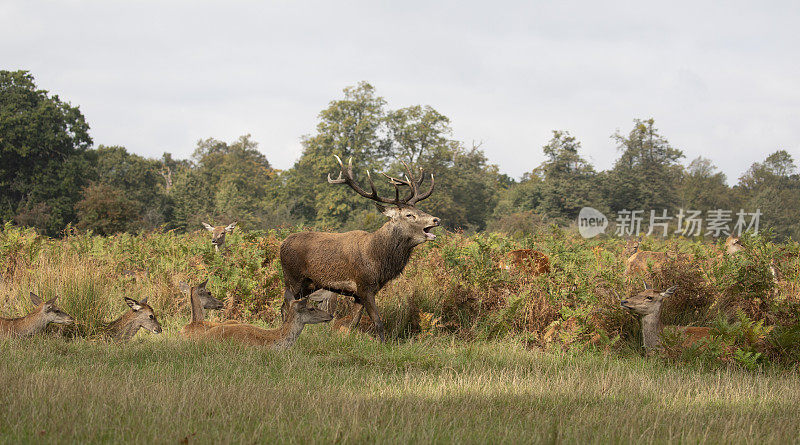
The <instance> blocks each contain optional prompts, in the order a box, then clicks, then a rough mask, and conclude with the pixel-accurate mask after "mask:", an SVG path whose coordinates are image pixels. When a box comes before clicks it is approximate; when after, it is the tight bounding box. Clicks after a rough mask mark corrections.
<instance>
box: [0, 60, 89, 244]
mask: <svg viewBox="0 0 800 445" xmlns="http://www.w3.org/2000/svg"><path fill="white" fill-rule="evenodd" d="M91 144H92V139H91V138H90V137H89V125H88V124H87V123H86V121H85V119H84V117H83V115H82V114H81V112H80V110H79V109H78V107H73V106H71V105H70V104H69V103H65V102H62V101H61V100H60V99H59V97H58V96H57V95H52V96H51V95H49V93H48V92H47V91H45V90H40V89H37V87H36V84H35V82H34V78H33V76H32V75H31V74H29V73H28V72H27V71H0V219H5V220H8V219H12V218H15V219H16V220H17V221H18V222H28V223H30V222H34V223H35V224H36V227H37V228H39V229H40V230H41V231H43V232H44V233H47V234H49V235H55V234H57V233H58V232H59V231H60V230H61V229H62V228H63V227H64V226H65V225H66V224H67V223H68V222H71V221H74V220H75V218H76V214H75V210H74V204H75V203H76V202H77V201H78V200H79V199H80V196H81V190H82V189H83V187H84V185H86V184H88V181H89V180H91V179H93V178H92V172H91V166H90V164H89V161H88V160H87V159H86V157H85V154H86V151H87V150H88V149H89V148H90V146H91Z"/></svg>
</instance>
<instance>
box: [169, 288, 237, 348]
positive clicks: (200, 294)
mask: <svg viewBox="0 0 800 445" xmlns="http://www.w3.org/2000/svg"><path fill="white" fill-rule="evenodd" d="M207 283H208V280H206V281H203V282H202V283H200V284H198V285H197V286H189V285H188V284H187V283H184V282H183V281H181V282H180V284H179V287H180V289H181V291H183V292H184V293H186V294H188V295H189V301H190V302H191V304H192V321H191V322H190V323H189V324H187V325H186V326H184V327H183V328H182V329H181V335H183V336H184V337H196V336H198V335H201V334H203V333H204V332H206V331H207V330H209V329H211V328H213V327H214V326H217V325H219V324H220V323H215V322H212V321H205V318H206V312H205V309H209V310H215V309H222V302H221V301H219V300H217V299H216V298H214V296H213V295H211V291H209V290H208V289H207V288H206V284H207ZM226 323H230V322H226Z"/></svg>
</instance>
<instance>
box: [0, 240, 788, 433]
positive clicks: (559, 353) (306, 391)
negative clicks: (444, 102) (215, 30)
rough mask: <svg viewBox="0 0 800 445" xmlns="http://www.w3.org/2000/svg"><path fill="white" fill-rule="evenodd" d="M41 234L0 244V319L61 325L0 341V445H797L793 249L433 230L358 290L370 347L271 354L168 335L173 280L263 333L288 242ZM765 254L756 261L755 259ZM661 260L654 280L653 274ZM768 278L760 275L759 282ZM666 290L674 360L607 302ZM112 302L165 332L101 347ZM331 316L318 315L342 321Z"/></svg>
mask: <svg viewBox="0 0 800 445" xmlns="http://www.w3.org/2000/svg"><path fill="white" fill-rule="evenodd" d="M294 230H301V228H294V229H286V230H282V231H269V232H239V231H236V232H234V233H233V234H231V235H229V237H228V239H227V243H226V246H227V251H225V252H223V253H221V254H217V253H215V252H214V249H213V247H212V246H211V245H210V243H209V238H208V235H207V232H205V231H198V232H194V233H188V234H177V233H174V232H151V233H144V234H140V235H130V234H119V235H115V236H111V237H100V236H93V235H91V234H85V233H77V232H75V231H67V233H65V236H64V237H62V238H59V239H49V238H45V237H41V236H38V235H37V234H36V232H34V231H33V230H29V229H22V228H16V227H12V226H11V225H6V226H5V227H3V228H2V232H0V274H2V281H0V314H2V316H4V317H10V316H20V315H23V314H24V313H26V312H28V311H30V309H31V306H30V303H29V302H28V299H27V298H26V295H27V293H28V292H31V291H33V292H37V293H39V294H40V296H42V297H43V298H50V297H52V296H55V295H59V305H60V306H61V307H62V309H64V310H65V311H67V312H68V313H70V314H71V315H72V316H73V317H74V318H75V319H76V320H77V321H78V323H77V325H76V326H75V327H73V328H69V329H64V330H58V329H54V330H51V332H50V333H48V334H46V335H43V336H40V337H36V338H31V339H7V340H0V353H1V354H2V360H0V387H2V388H3V390H2V391H1V392H0V442H5V443H20V442H36V443H41V442H64V441H77V442H112V441H113V442H117V441H119V442H143V441H151V442H156V443H174V442H181V441H184V443H192V442H198V443H208V442H223V443H224V442H237V443H241V442H248V443H249V442H266V441H281V442H289V443H293V442H294V443H300V442H308V441H316V442H345V443H361V442H372V441H381V442H403V443H405V442H409V441H414V442H453V441H459V442H466V443H482V442H489V441H492V442H495V441H505V442H520V441H525V442H534V443H542V442H544V443H556V442H562V441H563V442H577V441H581V442H601V443H608V442H634V441H635V442H655V443H661V442H667V441H676V440H677V441H687V442H712V443H714V442H723V441H724V442H743V443H748V442H749V443H785V442H788V441H795V440H797V438H798V437H800V427H799V426H798V425H797V423H796V421H795V419H796V418H797V415H798V411H800V409H798V408H797V403H796V401H797V400H798V397H799V396H800V379H799V378H798V364H799V363H800V321H799V320H798V317H800V311H798V305H799V304H800V293H799V292H798V291H800V272H799V271H800V264H798V259H797V258H798V244H797V243H796V242H788V243H786V242H784V243H776V242H773V241H772V240H771V239H770V237H769V234H762V235H759V236H750V237H746V238H745V244H746V245H747V246H748V249H747V251H746V252H745V254H743V255H737V256H724V255H720V253H721V242H714V241H713V240H705V241H703V240H691V239H666V240H664V239H645V241H644V242H643V248H644V249H647V250H657V251H669V252H675V253H676V254H677V253H691V254H693V255H694V257H693V259H692V260H691V262H690V263H688V264H687V263H685V262H681V261H678V260H677V258H678V257H677V256H676V260H675V261H674V262H672V263H671V264H668V266H667V267H665V268H664V269H663V270H659V271H657V272H656V271H653V273H651V274H648V275H647V276H643V277H638V278H636V279H627V278H626V277H624V276H623V274H622V270H623V269H624V267H623V264H624V256H623V254H622V250H623V248H624V240H620V239H614V238H601V239H592V240H584V239H582V238H580V236H579V235H577V234H576V233H575V232H574V231H572V230H571V229H565V228H560V227H555V226H543V227H541V228H540V229H539V230H538V231H536V232H535V233H532V234H528V235H524V236H523V235H520V236H507V235H500V234H494V233H491V234H484V233H481V234H471V235H466V234H461V233H445V234H442V235H440V236H439V237H438V238H437V239H436V240H435V241H433V242H429V243H426V244H425V245H423V246H421V247H419V248H417V250H416V252H415V254H414V256H413V258H412V261H411V262H410V263H409V265H408V267H407V268H406V270H405V272H404V273H403V274H402V275H401V277H399V278H398V279H397V280H395V281H394V282H392V283H390V284H389V285H388V286H387V287H386V288H385V289H384V290H382V291H381V293H380V294H379V296H378V305H379V310H380V312H381V315H382V317H384V319H385V322H386V327H387V334H388V337H389V342H388V343H387V344H380V343H379V342H376V341H375V340H374V339H373V338H372V336H371V332H370V323H369V318H368V317H364V319H363V320H362V324H361V326H360V327H361V329H360V330H361V331H362V332H350V333H340V332H336V333H332V332H331V330H330V327H329V326H327V325H318V326H312V327H308V328H307V330H306V331H304V333H303V335H302V336H301V337H300V340H299V342H298V344H297V345H295V347H294V348H293V349H291V350H289V351H286V352H282V353H281V352H272V351H268V350H264V349H261V348H252V347H250V348H248V347H243V346H238V345H235V344H232V343H225V342H223V343H208V342H195V341H188V340H184V339H182V338H180V337H179V336H178V334H177V331H178V330H179V329H180V327H181V326H182V325H183V324H185V323H186V322H188V320H189V306H188V301H187V298H186V297H185V296H184V295H182V294H181V293H180V292H179V291H178V286H177V284H178V282H179V281H182V280H183V281H189V282H198V281H202V280H204V279H205V278H209V287H210V289H211V291H212V293H213V294H214V295H216V296H217V297H218V298H221V299H224V301H225V308H224V309H223V310H221V311H219V312H218V313H217V314H213V315H212V319H239V320H246V321H249V322H254V323H258V324H262V325H270V326H274V325H276V324H278V323H279V320H278V319H279V318H280V317H279V307H280V302H281V297H282V292H283V288H282V282H281V278H282V276H281V270H280V264H279V261H278V258H277V252H278V251H277V249H278V246H279V245H280V241H281V240H282V239H283V238H284V237H285V236H286V235H287V234H288V233H290V232H291V231H294ZM517 248H535V249H537V250H540V251H542V252H544V253H545V254H547V255H548V257H550V260H551V263H552V271H551V273H549V274H546V275H542V276H537V277H526V276H523V275H521V274H518V273H516V272H515V271H513V270H512V271H505V270H501V269H500V268H498V267H497V262H498V260H499V259H501V258H502V257H503V256H504V255H505V253H507V252H508V251H509V250H512V249H517ZM773 260H776V261H777V263H775V262H773ZM673 263H674V264H673ZM770 264H777V265H778V268H779V278H780V279H779V280H777V281H776V280H775V279H774V278H773V276H772V274H771V271H770ZM641 279H645V280H648V281H649V282H650V284H652V285H653V286H655V287H657V288H665V287H667V286H669V285H673V284H678V286H679V289H680V290H679V292H678V293H677V294H676V296H675V298H674V300H673V301H670V302H669V304H668V305H667V307H665V311H664V314H663V318H664V321H665V323H672V324H683V325H696V326H711V327H712V338H711V339H710V340H709V341H707V342H705V343H703V344H701V345H695V346H690V347H684V346H683V344H682V342H681V339H680V338H665V339H664V343H665V344H664V349H663V351H661V352H660V353H659V354H655V355H652V356H645V355H644V352H643V350H642V348H641V334H640V329H639V323H638V321H637V319H636V318H635V317H633V316H632V315H631V314H630V313H628V312H626V311H625V310H623V309H622V308H621V307H620V304H619V302H620V298H621V297H624V296H627V295H632V294H633V293H635V292H637V291H639V290H641V288H642V284H641V281H640V280H641ZM124 296H128V297H133V298H142V297H145V296H147V297H148V301H149V302H150V304H151V305H152V306H153V307H154V309H155V310H156V312H157V313H158V314H159V317H160V319H161V322H162V324H163V325H164V333H163V334H161V335H154V334H151V333H148V332H140V333H139V334H138V335H137V336H136V337H135V338H134V339H133V341H131V342H130V343H127V344H117V343H112V342H108V341H105V340H103V339H102V338H101V337H100V336H98V332H99V330H100V327H101V326H102V323H103V322H104V321H109V320H111V319H113V318H116V317H117V316H118V315H119V314H121V313H122V312H123V310H124V308H125V305H124V303H123V301H122V298H123V297H124ZM348 306H349V302H348V300H347V299H344V298H343V299H341V300H340V301H338V302H337V313H338V314H339V315H341V316H343V315H344V314H346V312H347V310H348Z"/></svg>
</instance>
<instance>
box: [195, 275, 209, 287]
mask: <svg viewBox="0 0 800 445" xmlns="http://www.w3.org/2000/svg"><path fill="white" fill-rule="evenodd" d="M206 284H208V278H206V281H203V282H202V283H200V284H198V285H197V287H201V288H203V289H205V287H206Z"/></svg>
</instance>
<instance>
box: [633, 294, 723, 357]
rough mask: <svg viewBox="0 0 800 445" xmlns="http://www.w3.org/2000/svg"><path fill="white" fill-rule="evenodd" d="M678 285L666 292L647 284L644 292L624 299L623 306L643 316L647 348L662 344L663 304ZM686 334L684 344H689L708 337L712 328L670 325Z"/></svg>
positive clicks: (643, 337)
mask: <svg viewBox="0 0 800 445" xmlns="http://www.w3.org/2000/svg"><path fill="white" fill-rule="evenodd" d="M677 288H678V286H672V287H670V288H669V289H667V290H665V291H664V292H659V291H657V290H653V289H651V288H649V287H648V286H647V285H646V284H645V289H644V290H643V291H642V292H639V293H638V294H636V295H634V296H633V297H630V298H628V299H625V300H622V307H624V308H625V309H629V310H631V311H633V312H634V313H636V314H638V315H640V316H641V317H642V340H643V343H644V348H645V350H647V351H648V353H649V352H652V351H654V350H655V349H657V348H658V347H659V346H660V345H661V333H662V331H663V330H664V325H663V324H661V305H662V304H663V303H664V300H665V299H667V298H669V297H670V296H671V295H673V294H674V293H675V290H676V289H677ZM670 327H671V328H674V329H677V330H679V331H680V332H683V333H685V334H686V337H687V338H686V342H685V343H684V346H688V345H690V344H692V343H694V342H696V341H698V340H701V339H703V338H707V337H708V336H709V334H710V328H706V327H693V326H670Z"/></svg>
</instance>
